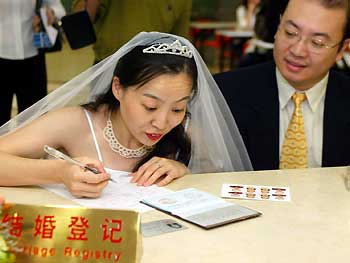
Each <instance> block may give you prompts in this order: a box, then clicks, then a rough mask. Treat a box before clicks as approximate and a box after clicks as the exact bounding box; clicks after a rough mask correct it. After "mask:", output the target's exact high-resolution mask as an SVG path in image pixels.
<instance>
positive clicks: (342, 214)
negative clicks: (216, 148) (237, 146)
mask: <svg viewBox="0 0 350 263" xmlns="http://www.w3.org/2000/svg"><path fill="white" fill-rule="evenodd" d="M347 175H348V169H347V168H346V167H338V168H319V169H306V170H286V171H259V172H240V173H222V174H197V175H187V176H185V177H184V178H181V179H178V180H177V181H175V182H173V183H172V184H170V185H169V186H168V187H169V188H170V189H172V190H179V189H183V188H187V187H195V188H197V189H199V190H203V191H207V192H209V193H213V194H215V195H217V196H219V195H220V189H221V185H222V184H223V183H234V184H256V185H272V186H289V187H290V191H291V198H292V201H291V202H273V201H250V200H237V199H230V200H229V201H230V202H235V203H237V204H239V205H243V206H247V207H249V208H252V209H255V210H258V211H260V212H262V213H263V215H262V216H261V217H258V218H254V219H250V220H245V221H241V222H238V223H233V224H229V225H226V226H222V227H219V228H215V229H212V230H204V229H201V228H199V227H197V226H194V225H192V224H189V223H187V222H183V221H181V220H180V219H175V220H177V221H179V222H181V223H183V224H184V225H186V226H187V227H188V229H186V230H182V231H178V232H173V233H168V234H163V235H159V236H154V237H148V238H143V258H142V262H143V263H160V262H162V263H164V262H166V263H175V262H176V263H178V262H184V263H185V262H186V263H197V262H200V263H209V262H210V263H213V262H240V263H244V262H249V263H251V262H259V263H265V262H266V263H271V262H278V263H283V262H293V263H295V262H318V263H323V262H327V263H328V262H348V261H349V259H350V191H349V190H347V189H346V187H345V180H344V179H345V178H346V176H347ZM0 194H1V195H4V196H5V199H6V201H8V202H17V203H30V204H55V205H57V204H60V205H71V204H72V202H71V201H69V200H65V199H64V198H62V197H59V196H56V195H55V194H53V193H51V192H47V191H46V190H44V189H41V188H38V187H18V188H14V187H0ZM141 218H142V222H148V221H152V220H159V219H166V218H172V217H171V216H169V215H166V214H164V213H161V212H158V211H151V212H147V213H145V214H142V216H141Z"/></svg>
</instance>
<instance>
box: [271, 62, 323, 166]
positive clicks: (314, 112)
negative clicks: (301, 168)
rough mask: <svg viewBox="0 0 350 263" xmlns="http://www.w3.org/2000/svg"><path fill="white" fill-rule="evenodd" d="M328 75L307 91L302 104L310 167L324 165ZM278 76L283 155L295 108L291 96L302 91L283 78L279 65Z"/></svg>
mask: <svg viewBox="0 0 350 263" xmlns="http://www.w3.org/2000/svg"><path fill="white" fill-rule="evenodd" d="M328 75H329V74H327V75H326V76H325V77H324V78H323V79H322V80H321V81H320V82H318V83H317V84H316V85H315V86H313V87H312V88H310V89H308V90H306V91H305V95H306V98H307V99H306V100H305V101H304V102H303V103H302V104H301V109H302V113H303V118H304V127H305V135H306V142H307V159H308V167H310V168H312V167H321V166H322V146H323V112H324V100H325V94H326V88H327V83H328ZM276 77H277V86H278V96H279V104H280V129H279V139H280V145H279V146H280V148H279V149H280V151H279V152H280V156H281V152H282V145H283V142H284V136H285V132H286V130H287V129H288V125H289V122H290V119H291V117H292V114H293V111H294V108H295V105H294V102H293V101H292V99H291V97H292V95H293V94H294V93H295V92H300V91H297V90H296V89H294V88H293V87H292V86H291V85H290V84H289V83H288V82H287V80H285V79H284V78H283V76H282V75H281V73H280V72H279V70H278V69H277V67H276Z"/></svg>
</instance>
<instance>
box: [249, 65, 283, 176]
mask: <svg viewBox="0 0 350 263" xmlns="http://www.w3.org/2000/svg"><path fill="white" fill-rule="evenodd" d="M264 73H267V74H265V75H264V81H261V83H259V84H258V87H257V89H258V90H257V92H256V93H255V94H256V96H254V99H253V100H252V105H251V106H252V108H253V109H254V111H255V112H256V116H257V118H256V120H257V123H256V124H257V126H256V133H257V134H256V138H257V140H256V141H255V142H254V144H255V145H256V147H254V148H256V149H260V151H261V152H259V153H258V154H257V156H260V157H261V162H262V163H261V166H262V167H264V166H265V167H266V164H271V165H272V166H271V167H268V169H278V167H279V99H278V89H277V80H276V73H275V64H272V65H271V66H270V68H269V71H267V72H264ZM259 159H260V158H259ZM263 162H265V164H264V163H263ZM258 163H259V162H258Z"/></svg>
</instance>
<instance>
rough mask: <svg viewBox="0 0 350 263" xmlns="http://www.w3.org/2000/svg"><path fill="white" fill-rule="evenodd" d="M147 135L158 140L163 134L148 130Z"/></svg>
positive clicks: (153, 139)
mask: <svg viewBox="0 0 350 263" xmlns="http://www.w3.org/2000/svg"><path fill="white" fill-rule="evenodd" d="M146 135H147V137H148V138H149V139H150V140H152V141H158V140H159V139H160V138H161V137H162V134H159V133H147V132H146Z"/></svg>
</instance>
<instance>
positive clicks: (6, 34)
mask: <svg viewBox="0 0 350 263" xmlns="http://www.w3.org/2000/svg"><path fill="white" fill-rule="evenodd" d="M42 4H43V6H46V8H47V12H46V14H47V17H48V23H49V24H52V23H53V22H54V21H55V20H56V19H59V18H61V17H62V16H63V15H64V14H65V10H64V8H63V6H62V4H61V2H60V1H59V0H43V1H42ZM35 5H36V2H35V1H28V0H17V1H13V0H1V1H0V39H1V41H0V72H1V76H2V78H1V81H2V84H1V85H2V88H1V95H0V126H1V125H2V124H4V123H5V122H7V121H8V120H10V118H11V110H12V100H13V96H14V95H16V98H17V106H18V112H21V111H23V110H25V109H26V108H28V107H29V106H31V105H32V104H33V103H35V102H37V101H38V100H40V99H41V98H43V97H44V96H45V95H46V93H47V77H46V64H45V54H44V53H43V52H40V51H38V49H37V48H36V47H35V46H34V45H33V43H32V41H33V32H34V28H37V27H38V25H39V23H40V19H39V17H38V16H36V14H35ZM5 83H6V84H5ZM7 83H11V84H7Z"/></svg>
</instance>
